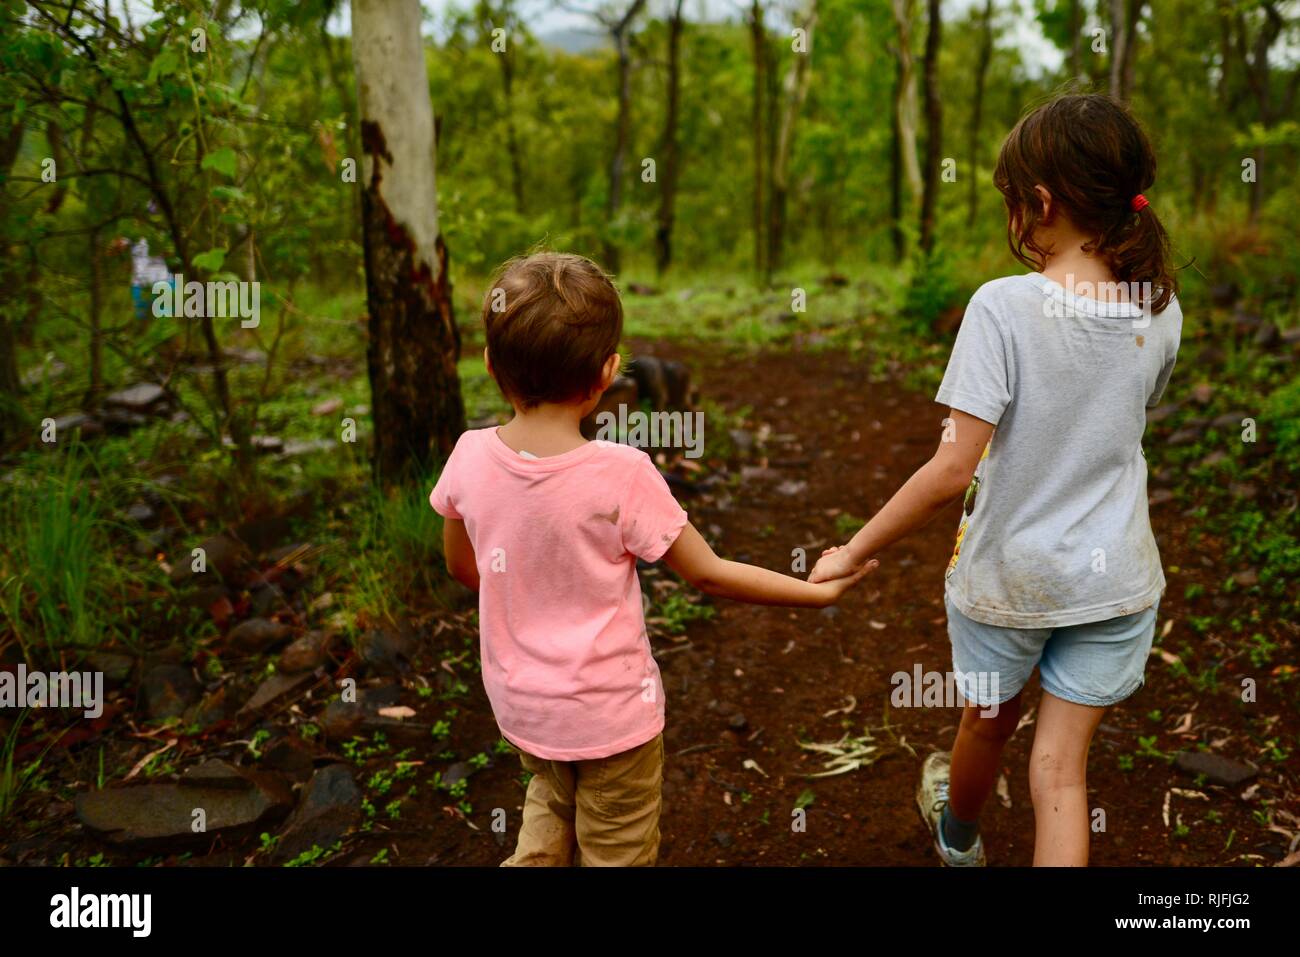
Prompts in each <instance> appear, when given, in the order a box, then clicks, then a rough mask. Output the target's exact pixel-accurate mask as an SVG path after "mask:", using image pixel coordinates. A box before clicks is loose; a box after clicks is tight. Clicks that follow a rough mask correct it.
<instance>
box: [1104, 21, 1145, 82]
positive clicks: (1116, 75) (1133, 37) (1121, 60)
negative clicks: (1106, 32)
mask: <svg viewBox="0 0 1300 957" xmlns="http://www.w3.org/2000/svg"><path fill="white" fill-rule="evenodd" d="M1145 3H1146V0H1110V30H1111V49H1110V95H1111V96H1112V97H1113V98H1115V99H1116V100H1119V101H1120V102H1121V103H1127V102H1128V97H1129V91H1130V90H1131V89H1132V88H1133V74H1134V70H1135V68H1136V62H1137V23H1138V20H1139V19H1141V16H1142V7H1143V6H1144V5H1145Z"/></svg>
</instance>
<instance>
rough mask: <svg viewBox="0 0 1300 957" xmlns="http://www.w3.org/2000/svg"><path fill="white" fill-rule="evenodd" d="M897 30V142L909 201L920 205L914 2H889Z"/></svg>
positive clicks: (921, 189)
mask: <svg viewBox="0 0 1300 957" xmlns="http://www.w3.org/2000/svg"><path fill="white" fill-rule="evenodd" d="M892 6H893V10H894V23H895V25H896V26H897V27H898V37H897V42H898V46H897V48H896V49H895V51H894V54H895V56H897V57H898V140H899V149H900V151H901V153H902V155H903V175H904V177H905V178H906V179H907V188H908V190H909V191H910V192H911V194H912V201H913V202H915V203H920V202H921V194H922V192H923V185H922V182H921V164H920V163H919V162H918V161H917V158H916V123H917V119H916V67H915V65H914V61H913V58H912V18H913V15H914V13H915V10H916V0H892Z"/></svg>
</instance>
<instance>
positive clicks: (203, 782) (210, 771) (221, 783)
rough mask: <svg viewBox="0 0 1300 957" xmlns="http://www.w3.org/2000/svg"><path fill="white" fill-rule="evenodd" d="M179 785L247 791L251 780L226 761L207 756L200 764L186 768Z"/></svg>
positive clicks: (251, 785) (251, 784) (251, 783)
mask: <svg viewBox="0 0 1300 957" xmlns="http://www.w3.org/2000/svg"><path fill="white" fill-rule="evenodd" d="M181 785H182V786H183V787H189V788H218V789H221V790H224V791H247V790H249V789H250V788H251V787H253V782H252V781H251V780H250V779H249V778H247V777H245V776H244V774H243V773H242V772H241V771H240V770H239V768H237V767H235V766H234V765H233V764H231V763H230V762H228V761H222V760H221V759H219V758H208V760H206V761H204V762H203V763H202V764H196V765H195V766H194V767H190V768H186V769H185V771H184V772H183V773H182V774H181Z"/></svg>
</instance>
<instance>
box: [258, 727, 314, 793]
mask: <svg viewBox="0 0 1300 957" xmlns="http://www.w3.org/2000/svg"><path fill="white" fill-rule="evenodd" d="M257 766H258V767H259V768H262V769H264V770H267V771H276V772H279V773H280V774H283V775H285V776H286V777H287V778H289V779H290V780H291V781H295V782H299V783H301V782H303V781H306V780H307V779H309V778H310V777H311V776H312V772H313V771H314V770H315V767H316V750H315V749H314V748H312V747H311V746H310V745H308V744H307V743H306V742H305V741H303V740H302V739H301V738H298V737H294V736H292V735H286V736H285V737H282V738H280V739H279V740H278V741H276V742H274V743H273V744H271V745H270V746H269V747H267V749H266V750H265V751H264V752H263V753H262V760H261V761H259V762H258V764H257Z"/></svg>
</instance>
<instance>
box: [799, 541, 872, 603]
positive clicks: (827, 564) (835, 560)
mask: <svg viewBox="0 0 1300 957" xmlns="http://www.w3.org/2000/svg"><path fill="white" fill-rule="evenodd" d="M879 565H880V563H879V562H878V561H876V560H875V559H874V558H873V559H872V560H871V561H869V562H866V563H865V564H863V565H862V567H861V568H857V567H855V566H854V564H853V558H852V556H851V555H850V554H849V550H848V548H847V547H846V546H843V545H832V546H831V547H830V548H828V549H826V550H825V551H823V552H822V557H821V558H820V559H819V560H818V561H817V564H816V565H814V566H813V570H812V572H811V573H810V574H809V575H808V580H809V581H810V582H812V583H814V584H816V583H818V582H827V583H831V582H834V583H838V582H840V581H846V584H845V586H844V587H845V588H846V589H847V588H848V587H849V586H851V585H853V584H855V583H856V582H857V581H858V580H859V579H860V578H861V577H862V576H863V575H865V574H866V573H867V572H869V571H873V570H874V569H875V568H877V567H878V566H879ZM837 597H838V596H837Z"/></svg>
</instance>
